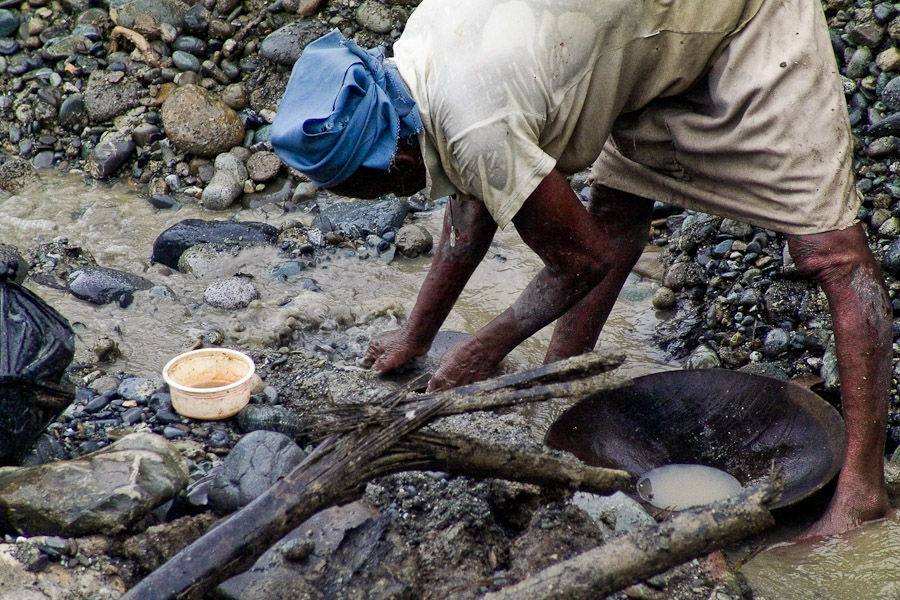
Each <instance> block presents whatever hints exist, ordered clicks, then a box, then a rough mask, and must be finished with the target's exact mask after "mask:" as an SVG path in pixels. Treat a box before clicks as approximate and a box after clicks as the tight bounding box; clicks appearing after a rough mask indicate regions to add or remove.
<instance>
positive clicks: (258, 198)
mask: <svg viewBox="0 0 900 600" xmlns="http://www.w3.org/2000/svg"><path fill="white" fill-rule="evenodd" d="M254 156H255V155H254ZM293 194H294V184H293V182H292V181H291V179H290V178H288V177H284V178H280V179H276V180H275V181H272V182H270V183H268V184H267V185H266V189H264V190H262V191H261V192H253V193H252V194H244V195H243V196H241V206H243V207H244V208H257V207H260V206H262V205H264V204H283V203H284V202H287V201H288V200H290V199H291V197H292V196H293Z"/></svg>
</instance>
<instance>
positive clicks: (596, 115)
mask: <svg viewBox="0 0 900 600" xmlns="http://www.w3.org/2000/svg"><path fill="white" fill-rule="evenodd" d="M760 3H761V0H734V1H730V2H729V1H725V0H716V1H712V2H710V1H705V0H505V1H502V0H423V2H422V3H421V4H420V5H419V6H418V7H417V8H416V9H415V11H414V12H413V14H412V16H411V17H410V19H409V21H408V22H407V24H406V29H405V30H404V32H403V35H402V36H401V37H400V39H399V40H398V41H397V42H396V43H395V44H394V60H395V61H396V64H397V68H398V69H399V71H400V74H401V76H402V77H403V79H404V81H405V82H406V84H407V86H408V87H409V90H410V93H411V95H412V97H413V98H414V99H415V101H416V103H417V104H418V107H419V113H420V115H421V117H422V122H423V125H424V132H423V134H422V135H421V136H420V141H421V143H422V147H423V153H424V155H425V160H426V167H427V169H428V175H429V187H430V190H431V194H432V197H435V198H437V197H441V196H445V195H450V194H454V193H459V192H461V193H464V194H467V195H471V196H474V197H476V198H479V199H481V200H482V201H484V203H485V205H486V206H487V208H488V210H489V211H490V213H491V215H492V216H493V218H494V220H496V221H497V224H498V225H499V226H500V227H505V226H506V224H507V223H509V221H510V220H511V219H512V218H513V216H514V215H515V214H516V212H518V210H519V208H520V207H521V206H522V203H523V202H524V201H525V200H526V199H527V198H528V196H529V195H530V194H531V193H532V192H533V191H534V189H535V188H536V187H537V186H538V184H539V183H540V182H541V181H542V180H543V178H544V177H546V176H547V175H548V174H549V173H550V171H551V170H552V169H553V168H554V167H556V168H558V169H559V170H560V171H562V172H564V173H573V172H576V171H579V170H582V169H585V168H587V167H588V166H590V164H591V163H592V162H594V160H595V159H596V158H597V157H598V156H599V155H600V152H601V150H602V148H603V145H604V143H605V142H606V139H607V136H608V135H609V133H610V129H611V128H612V125H613V122H614V121H615V119H616V118H617V117H618V116H619V115H621V114H623V113H628V112H631V111H634V110H637V109H639V108H642V107H643V106H644V105H646V104H647V103H648V102H649V101H650V100H652V99H654V98H658V97H663V96H668V95H673V94H678V93H680V92H682V91H684V90H685V89H686V88H687V87H689V86H690V84H691V83H693V82H694V81H695V80H697V79H698V78H699V77H700V76H702V75H703V74H704V72H705V71H706V69H707V67H708V65H709V64H710V62H711V61H712V60H714V59H715V58H716V56H717V55H718V53H719V51H720V50H721V48H722V47H723V46H724V43H725V42H726V40H727V38H728V37H729V36H730V35H732V34H733V33H735V32H736V31H738V30H740V28H741V27H743V25H744V24H745V23H746V22H747V21H748V20H749V19H750V18H751V17H752V16H753V15H754V14H755V12H756V10H757V9H758V7H759V4H760Z"/></svg>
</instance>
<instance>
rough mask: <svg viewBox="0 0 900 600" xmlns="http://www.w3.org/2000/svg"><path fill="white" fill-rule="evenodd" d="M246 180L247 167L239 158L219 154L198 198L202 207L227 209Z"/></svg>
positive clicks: (226, 153) (240, 191)
mask: <svg viewBox="0 0 900 600" xmlns="http://www.w3.org/2000/svg"><path fill="white" fill-rule="evenodd" d="M229 110H230V109H229ZM246 180H247V167H246V166H244V163H243V162H242V161H241V159H240V158H238V157H237V156H235V155H234V154H232V153H230V152H224V153H222V154H219V155H218V156H217V157H216V161H215V172H214V174H213V176H212V179H211V180H210V182H209V185H207V186H206V187H205V188H204V189H203V193H202V195H201V196H200V200H201V202H202V203H203V206H204V207H206V208H208V209H210V210H224V209H226V208H228V207H229V206H231V204H232V203H233V202H234V201H235V200H236V199H237V198H238V197H239V196H240V195H241V194H242V193H243V191H244V182H245V181H246Z"/></svg>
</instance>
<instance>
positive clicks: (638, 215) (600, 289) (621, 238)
mask: <svg viewBox="0 0 900 600" xmlns="http://www.w3.org/2000/svg"><path fill="white" fill-rule="evenodd" d="M587 209H588V214H590V216H591V219H593V221H594V223H595V224H596V225H597V227H599V228H600V229H601V230H602V231H603V232H604V235H605V236H606V237H607V238H608V239H609V240H610V241H611V243H612V244H614V245H615V248H616V254H615V259H616V260H615V262H614V263H613V265H612V267H611V268H610V270H609V272H608V273H607V275H606V277H604V278H603V281H601V282H600V284H599V285H598V286H596V287H595V288H594V289H593V290H591V291H590V292H589V293H588V294H587V296H585V297H584V298H582V299H581V300H579V301H578V303H577V304H576V305H575V306H573V307H572V308H570V309H569V311H568V312H566V313H565V314H564V315H563V316H561V317H560V318H559V319H558V320H557V321H556V326H555V328H554V329H553V338H552V339H551V340H550V347H549V348H548V349H547V354H546V356H545V357H544V363H545V364H546V363H551V362H555V361H557V360H562V359H564V358H568V357H570V356H577V355H579V354H583V353H585V352H588V351H589V350H592V349H593V348H594V346H595V345H596V344H597V338H598V337H600V331H601V330H602V329H603V325H604V324H605V323H606V319H607V318H608V317H609V313H610V311H612V307H613V305H614V304H615V303H616V298H618V296H619V292H620V291H621V289H622V286H623V285H624V284H625V280H626V279H627V278H628V274H629V273H630V272H631V269H632V268H634V265H635V263H636V262H637V260H638V259H639V258H640V257H641V253H642V252H643V251H644V246H645V245H646V243H647V237H648V235H649V232H650V214H651V212H652V210H653V201H652V200H647V199H645V198H641V197H640V196H635V195H633V194H628V193H626V192H620V191H617V190H613V189H610V188H608V187H606V186H603V185H601V184H599V183H595V184H593V185H592V186H591V199H590V201H589V202H588V206H587Z"/></svg>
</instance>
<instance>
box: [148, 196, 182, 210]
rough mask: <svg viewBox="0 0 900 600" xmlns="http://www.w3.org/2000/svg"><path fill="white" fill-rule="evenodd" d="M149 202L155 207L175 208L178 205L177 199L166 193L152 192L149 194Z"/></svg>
mask: <svg viewBox="0 0 900 600" xmlns="http://www.w3.org/2000/svg"><path fill="white" fill-rule="evenodd" d="M150 204H152V205H153V206H154V207H155V208H159V209H163V210H167V209H170V208H176V207H177V206H178V200H176V199H175V198H174V197H172V196H170V195H168V194H153V195H152V196H150Z"/></svg>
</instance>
